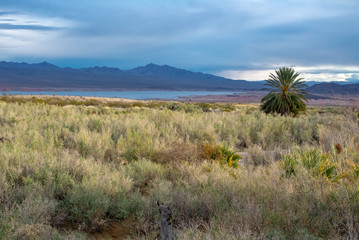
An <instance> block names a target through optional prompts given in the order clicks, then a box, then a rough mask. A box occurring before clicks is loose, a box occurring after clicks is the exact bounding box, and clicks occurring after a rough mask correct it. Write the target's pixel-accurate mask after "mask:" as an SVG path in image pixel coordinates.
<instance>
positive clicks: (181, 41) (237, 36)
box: [0, 0, 359, 72]
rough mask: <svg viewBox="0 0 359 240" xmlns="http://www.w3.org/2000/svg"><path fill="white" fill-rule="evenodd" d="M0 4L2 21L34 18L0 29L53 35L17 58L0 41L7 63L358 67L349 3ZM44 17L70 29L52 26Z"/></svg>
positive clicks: (131, 0)
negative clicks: (17, 60)
mask: <svg viewBox="0 0 359 240" xmlns="http://www.w3.org/2000/svg"><path fill="white" fill-rule="evenodd" d="M0 4H1V6H2V7H4V9H5V10H4V11H3V12H0V16H5V15H6V16H8V17H7V18H8V19H13V18H14V19H17V18H16V16H19V15H21V14H23V15H27V16H33V17H34V18H39V19H40V20H36V21H34V23H25V22H22V23H17V22H16V23H14V24H13V25H11V24H7V23H1V24H0V30H4V29H6V30H17V29H26V30H34V31H51V32H53V36H52V35H50V36H49V35H46V36H43V35H41V36H36V38H37V40H36V41H35V40H34V39H32V38H31V36H21V37H23V38H24V39H26V41H23V42H26V46H24V49H25V47H26V51H24V52H23V53H21V52H20V50H21V49H22V48H21V44H22V43H23V42H19V43H18V44H19V45H18V46H17V49H19V50H17V52H15V53H12V52H11V51H10V50H6V51H7V52H6V53H2V52H1V49H8V48H1V44H5V43H0V54H2V55H3V56H4V55H5V56H8V57H9V59H11V58H12V56H14V57H15V56H16V57H17V58H19V56H21V55H22V56H23V59H26V58H29V56H32V57H33V56H36V59H37V58H39V59H42V60H47V61H53V62H57V63H60V64H62V65H66V63H68V64H71V65H81V64H82V63H86V64H91V63H94V64H96V62H101V63H103V65H106V62H107V63H108V64H110V65H113V66H114V65H115V66H118V67H121V68H130V67H133V66H137V65H141V64H146V63H148V62H156V63H159V64H170V65H175V66H178V67H185V68H189V69H191V70H201V71H207V72H208V71H209V72H217V71H221V70H228V69H233V70H243V69H247V70H248V69H267V68H269V67H272V66H273V65H278V66H279V65H283V64H285V65H293V66H321V65H328V64H331V65H343V66H344V65H359V57H358V56H357V52H359V45H358V44H357V42H359V26H358V24H357V23H358V22H359V16H358V14H357V12H358V10H359V3H358V2H357V1H354V0H344V1H341V2H339V1H330V0H323V1H320V2H319V1H314V0H303V1H295V0H288V1H276V0H257V1H253V0H252V1H250V0H243V1H237V0H224V1H215V0H183V1H171V2H169V1H166V0H154V1H144V0H124V1H115V0H108V1H95V0H78V1H71V2H70V1H60V0H54V1H45V0H33V1H22V0H12V1H5V0H0ZM35 6H36V7H35ZM9 16H11V17H9ZM41 19H43V20H41ZM46 19H60V20H68V21H69V22H71V24H69V25H68V26H66V27H64V26H57V25H54V24H48V23H47V20H46ZM27 21H28V22H31V21H33V19H31V18H30V17H29V19H27ZM54 21H55V20H54ZM55 22H56V21H55ZM18 37H19V36H18V35H16V36H15V37H13V38H16V39H17V38H18ZM38 42H40V43H38ZM39 44H41V45H39ZM54 45H56V46H57V48H59V47H60V48H61V51H60V50H58V51H57V50H55V49H54V48H53V47H52V46H54ZM29 46H32V48H31V49H33V52H32V51H30V50H28V49H29Z"/></svg>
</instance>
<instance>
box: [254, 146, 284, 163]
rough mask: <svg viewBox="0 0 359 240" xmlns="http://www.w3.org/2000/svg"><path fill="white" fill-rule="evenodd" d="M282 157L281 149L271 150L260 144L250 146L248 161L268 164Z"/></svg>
mask: <svg viewBox="0 0 359 240" xmlns="http://www.w3.org/2000/svg"><path fill="white" fill-rule="evenodd" d="M280 159H281V151H280V150H278V149H276V150H271V151H269V150H268V151H265V150H263V149H262V148H261V147H260V146H259V145H254V146H251V147H249V148H248V163H249V164H252V165H255V166H259V165H267V164H270V163H273V162H275V161H278V160H280Z"/></svg>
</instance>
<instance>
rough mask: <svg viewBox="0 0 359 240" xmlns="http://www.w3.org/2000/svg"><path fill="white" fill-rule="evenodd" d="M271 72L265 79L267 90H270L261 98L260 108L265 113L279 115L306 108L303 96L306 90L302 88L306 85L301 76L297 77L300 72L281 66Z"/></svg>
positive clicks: (296, 112)
mask: <svg viewBox="0 0 359 240" xmlns="http://www.w3.org/2000/svg"><path fill="white" fill-rule="evenodd" d="M275 73H276V74H273V73H271V74H270V75H269V79H268V80H266V82H267V83H266V84H265V85H267V86H269V87H270V88H267V90H270V92H269V93H268V94H267V95H266V96H265V97H263V98H262V100H261V102H262V104H261V110H262V111H264V112H265V113H280V114H281V115H289V114H293V115H294V116H296V115H297V114H298V113H299V112H302V111H303V112H304V111H306V110H307V106H306V104H305V103H304V101H306V102H308V100H307V99H306V98H305V97H304V95H306V94H307V92H306V91H305V90H304V89H303V88H305V87H307V84H305V83H304V81H302V80H303V78H299V75H300V73H299V72H295V71H294V69H293V68H290V67H281V68H279V70H276V71H275Z"/></svg>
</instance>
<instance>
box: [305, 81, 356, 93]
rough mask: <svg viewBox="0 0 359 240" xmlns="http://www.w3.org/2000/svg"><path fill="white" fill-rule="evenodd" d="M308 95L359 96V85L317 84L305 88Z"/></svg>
mask: <svg viewBox="0 0 359 240" xmlns="http://www.w3.org/2000/svg"><path fill="white" fill-rule="evenodd" d="M307 91H308V92H309V93H317V94H318V93H319V94H333V95H335V94H340V95H347V94H349V95H352V94H359V83H355V84H343V85H341V84H339V83H319V84H315V85H313V86H311V87H309V88H307Z"/></svg>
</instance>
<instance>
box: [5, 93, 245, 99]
mask: <svg viewBox="0 0 359 240" xmlns="http://www.w3.org/2000/svg"><path fill="white" fill-rule="evenodd" d="M2 93H3V94H7V95H57V96H82V97H117V98H127V99H137V100H149V99H179V98H180V97H191V96H204V95H232V94H238V93H243V92H212V91H123V92H111V91H94V92H89V91H40V92H28V91H6V92H2Z"/></svg>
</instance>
